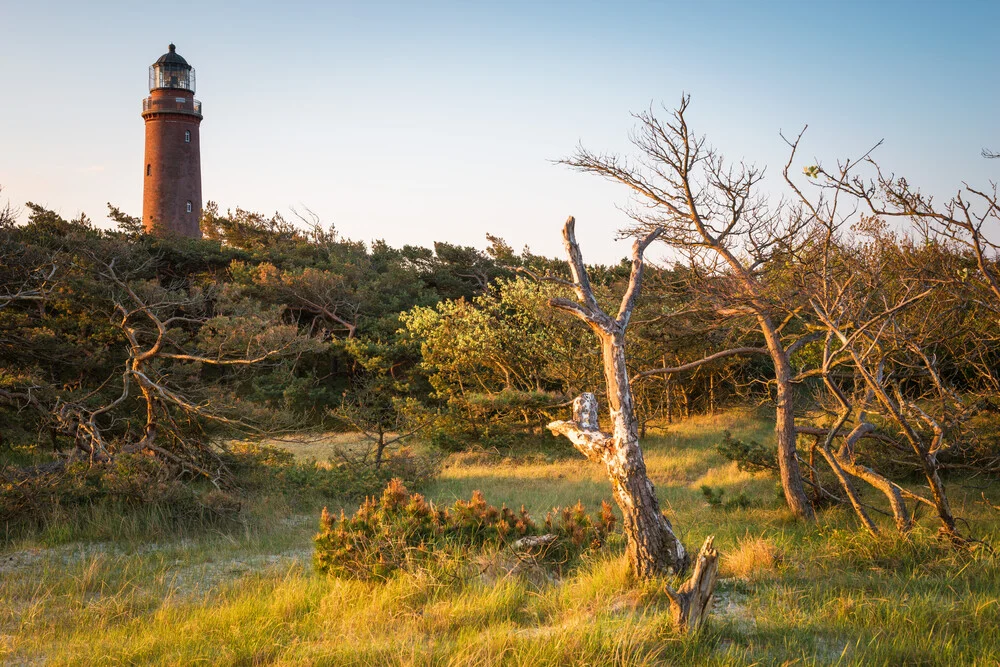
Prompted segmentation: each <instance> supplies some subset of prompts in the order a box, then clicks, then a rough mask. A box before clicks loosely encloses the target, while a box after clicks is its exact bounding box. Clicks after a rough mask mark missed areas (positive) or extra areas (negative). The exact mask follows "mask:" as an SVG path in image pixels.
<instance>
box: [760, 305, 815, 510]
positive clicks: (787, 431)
mask: <svg viewBox="0 0 1000 667" xmlns="http://www.w3.org/2000/svg"><path fill="white" fill-rule="evenodd" d="M760 327H761V330H762V331H763V332H764V338H765V340H766V341H767V349H768V351H769V352H770V354H771V359H772V361H773V362H774V379H775V385H776V387H777V391H776V392H775V399H776V406H775V418H776V419H775V425H774V429H775V432H776V435H777V440H778V471H779V473H780V476H781V488H782V489H783V490H784V492H785V500H786V501H787V502H788V507H789V508H790V509H791V510H792V511H793V512H795V514H796V515H797V516H799V517H801V518H803V519H806V520H807V521H815V520H816V513H815V512H814V511H813V508H812V504H810V502H809V498H808V496H806V491H805V485H804V484H803V483H802V474H801V472H800V470H799V461H798V459H797V458H796V449H795V440H796V432H795V403H794V398H793V397H794V390H793V388H792V365H791V363H789V361H788V353H787V352H786V351H785V349H784V347H783V346H782V345H781V341H780V340H779V337H778V335H777V332H776V331H775V329H774V325H773V323H772V322H771V320H770V318H768V317H761V318H760Z"/></svg>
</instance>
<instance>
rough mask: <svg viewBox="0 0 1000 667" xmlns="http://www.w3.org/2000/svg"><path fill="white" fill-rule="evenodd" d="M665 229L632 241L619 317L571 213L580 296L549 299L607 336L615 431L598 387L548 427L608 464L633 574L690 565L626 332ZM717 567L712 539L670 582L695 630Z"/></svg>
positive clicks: (568, 244)
mask: <svg viewBox="0 0 1000 667" xmlns="http://www.w3.org/2000/svg"><path fill="white" fill-rule="evenodd" d="M659 234H660V230H659V229H654V230H653V231H651V232H649V233H648V234H646V235H645V236H644V237H643V238H642V239H640V240H636V241H635V243H634V244H633V246H632V270H631V275H630V276H629V283H628V287H627V289H626V290H625V294H624V295H623V296H622V300H621V304H620V306H619V309H618V314H617V315H616V316H615V317H613V318H612V317H611V316H610V315H608V314H607V313H605V312H604V310H603V309H602V308H601V307H600V306H599V305H598V303H597V299H596V298H594V291H593V289H592V288H591V285H590V278H589V277H588V275H587V268H586V266H585V265H584V262H583V254H582V253H581V251H580V246H579V244H577V241H576V220H575V219H574V218H573V217H572V216H571V217H570V218H569V219H567V220H566V224H565V225H564V226H563V244H564V246H565V248H566V254H567V256H568V258H569V268H570V274H571V275H572V278H573V280H572V282H571V283H568V284H569V286H571V287H572V288H573V291H574V292H575V293H576V296H577V300H576V301H573V300H571V299H566V298H562V297H556V298H553V299H551V300H550V301H549V303H550V305H552V306H553V307H554V308H557V309H559V310H561V311H563V312H566V313H569V314H570V315H573V316H574V317H576V318H578V319H580V320H581V321H583V322H584V323H586V324H587V326H589V327H590V329H591V331H593V332H594V334H595V335H596V336H597V338H598V340H599V341H600V343H601V357H602V359H603V362H604V379H605V384H606V385H607V396H608V404H609V411H610V413H611V423H612V433H611V434H608V433H604V432H603V431H601V429H600V426H599V423H598V406H597V398H596V397H595V396H594V394H592V393H584V394H581V395H580V396H579V397H578V398H577V399H576V400H575V401H574V402H573V419H572V420H571V421H555V422H552V423H550V424H549V426H548V428H549V429H550V430H551V431H552V432H553V433H554V434H556V435H564V436H566V437H567V438H569V440H570V441H571V442H572V443H573V445H574V446H575V447H576V448H577V450H579V451H580V453H581V454H583V455H584V456H586V457H587V458H588V459H590V460H591V461H594V462H595V463H602V464H604V466H605V469H606V470H607V472H608V477H609V478H610V479H611V485H612V488H613V490H614V495H615V500H616V502H617V503H618V507H619V509H621V512H622V516H623V522H622V524H623V528H624V531H625V536H626V539H627V540H628V547H627V556H628V560H629V564H630V566H631V568H632V571H633V573H634V574H635V575H636V576H638V577H642V578H648V577H655V576H658V575H662V574H665V573H668V572H675V573H680V572H682V571H684V570H685V569H686V568H687V566H688V564H689V556H688V553H687V551H686V550H685V549H684V545H683V544H682V543H681V541H680V539H679V538H678V537H677V535H676V534H675V533H674V530H673V526H672V525H671V524H670V521H669V520H668V519H667V518H666V517H665V516H664V515H663V513H662V512H661V511H660V504H659V501H658V500H657V498H656V489H655V488H654V487H653V483H652V481H650V479H649V477H648V476H647V474H646V462H645V460H644V459H643V456H642V448H641V447H640V446H639V421H638V419H636V415H635V406H634V404H633V399H632V391H631V389H630V387H629V375H628V366H627V363H626V357H625V332H626V330H627V328H628V324H629V320H630V319H631V317H632V311H633V309H634V308H635V304H636V301H637V300H638V298H639V292H640V290H641V288H642V274H643V265H644V262H643V252H644V251H645V249H646V248H647V247H648V246H649V244H650V243H652V242H653V241H654V240H655V239H656V238H657V236H659ZM564 282H567V281H564ZM717 572H718V554H717V552H716V551H715V549H714V548H713V547H712V539H711V538H709V539H708V540H707V541H706V542H705V545H704V546H703V547H702V550H701V552H700V553H699V554H698V557H697V561H696V566H695V572H694V576H693V577H692V579H691V580H690V581H689V582H687V583H686V584H685V585H684V586H682V587H681V589H680V590H679V591H673V589H670V588H669V586H668V587H667V594H668V596H669V597H670V599H671V604H672V606H673V607H674V609H675V615H676V616H677V622H678V627H680V628H684V629H688V628H690V629H696V628H697V627H698V626H699V625H700V624H701V622H702V620H703V619H704V617H705V615H707V612H708V609H709V607H710V605H711V599H712V593H713V590H714V588H715V578H716V576H717Z"/></svg>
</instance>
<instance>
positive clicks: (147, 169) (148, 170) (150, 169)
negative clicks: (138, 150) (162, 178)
mask: <svg viewBox="0 0 1000 667" xmlns="http://www.w3.org/2000/svg"><path fill="white" fill-rule="evenodd" d="M152 173H153V165H151V164H147V165H146V175H147V176H149V175H150V174H152Z"/></svg>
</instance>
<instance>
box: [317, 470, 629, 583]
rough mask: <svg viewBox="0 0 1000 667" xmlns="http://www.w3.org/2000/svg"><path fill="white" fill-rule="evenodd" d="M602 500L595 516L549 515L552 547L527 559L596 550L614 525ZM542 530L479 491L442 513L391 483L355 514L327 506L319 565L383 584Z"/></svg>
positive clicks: (579, 511) (569, 511)
mask: <svg viewBox="0 0 1000 667" xmlns="http://www.w3.org/2000/svg"><path fill="white" fill-rule="evenodd" d="M615 521H616V519H615V515H614V513H613V511H612V509H611V506H610V505H609V504H608V503H607V502H606V501H605V502H603V503H602V505H601V511H600V514H598V515H597V516H595V517H591V516H590V515H589V514H587V511H586V509H585V508H584V506H583V504H582V503H579V502H578V503H577V504H576V505H574V506H573V507H569V508H563V509H561V510H560V509H556V510H552V511H550V512H549V513H548V514H547V515H546V518H545V523H544V529H545V532H546V533H547V534H551V535H554V536H555V538H556V539H555V541H554V542H551V543H546V544H545V545H544V546H540V547H535V548H533V549H531V550H529V553H530V556H531V557H533V558H536V559H538V560H541V561H545V562H549V563H553V564H560V565H561V564H565V563H567V562H569V561H571V560H572V559H575V558H576V557H578V556H579V555H580V554H581V553H582V552H583V551H585V550H588V549H597V548H600V547H601V545H603V544H604V542H605V541H606V540H607V538H608V535H609V534H610V533H611V532H612V530H613V529H614V525H615ZM540 534H541V531H540V527H539V526H538V525H537V524H536V523H535V521H534V520H533V519H532V518H531V516H530V515H529V514H528V511H527V510H526V509H525V507H524V506H523V505H522V506H521V509H520V510H519V511H514V510H512V509H510V508H509V507H507V506H506V505H502V506H501V507H499V508H498V507H494V506H493V505H490V504H489V503H487V502H486V499H485V498H484V497H483V494H482V492H481V491H478V490H476V491H473V492H472V497H471V498H470V499H469V500H457V501H456V502H455V503H454V504H453V505H451V506H450V507H439V506H436V505H435V504H434V503H431V502H429V501H428V500H427V499H426V498H425V497H424V496H422V495H420V494H419V493H410V492H409V491H408V490H407V489H406V486H405V485H404V484H403V482H402V481H401V480H399V479H393V480H391V481H390V482H389V484H388V485H387V486H386V487H385V489H384V490H383V491H382V495H381V496H380V497H378V498H375V497H370V498H367V499H366V500H365V501H364V503H362V504H361V507H360V508H358V511H357V512H355V513H354V514H353V515H351V516H348V515H347V514H345V513H344V512H343V511H341V513H340V516H339V517H334V516H333V515H331V514H330V513H329V512H328V511H327V510H326V509H325V508H324V509H323V513H322V515H321V516H320V532H319V533H318V534H317V535H316V537H315V543H316V551H315V555H314V564H315V566H316V569H317V570H319V571H320V572H323V573H327V574H332V575H336V576H341V577H349V578H359V579H371V578H374V579H384V578H387V577H389V576H390V575H392V574H393V573H394V572H395V571H397V570H400V569H413V568H415V567H418V566H420V565H425V564H426V563H427V562H428V561H429V560H430V559H432V558H433V557H434V556H436V555H439V554H441V553H449V554H453V555H456V556H457V555H459V554H465V555H466V556H467V555H468V554H469V552H470V551H475V550H477V549H482V548H484V547H493V548H496V547H501V546H510V545H511V544H512V543H514V542H515V541H516V540H518V539H520V538H523V537H527V536H532V535H540Z"/></svg>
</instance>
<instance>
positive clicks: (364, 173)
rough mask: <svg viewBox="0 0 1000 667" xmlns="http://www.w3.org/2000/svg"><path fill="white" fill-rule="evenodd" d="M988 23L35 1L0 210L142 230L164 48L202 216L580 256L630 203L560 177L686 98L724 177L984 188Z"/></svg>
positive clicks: (988, 15)
mask: <svg viewBox="0 0 1000 667" xmlns="http://www.w3.org/2000/svg"><path fill="white" fill-rule="evenodd" d="M998 25H1000V2H997V1H995V0H993V1H982V2H924V1H921V0H913V1H911V2H902V1H900V2H891V1H885V2H827V3H819V2H809V1H806V0H802V1H800V2H787V3H786V2H711V1H701V2H685V3H679V2H670V1H664V2H656V3H641V2H630V3H626V2H617V3H588V2H514V1H508V2H495V3H480V2H471V1H470V2H461V3H418V2H399V3H385V2H358V3H340V2H285V3H281V4H280V5H279V4H278V3H268V4H265V3H256V2H247V3H239V4H237V3H232V5H231V6H230V5H228V4H222V3H215V2H157V3H143V2H134V1H131V2H100V1H97V2H92V3H84V2H78V1H74V2H68V1H66V2H46V1H45V0H36V1H34V2H25V1H23V0H0V67H2V68H0V72H2V77H0V82H2V85H3V86H4V88H5V89H6V90H5V93H4V94H3V100H2V102H0V185H3V187H4V191H3V194H2V195H0V197H3V198H9V199H10V200H11V201H12V202H13V203H16V204H22V203H23V202H25V201H28V200H31V201H35V202H38V203H41V204H45V205H47V206H49V207H52V208H54V209H56V210H58V211H60V212H61V213H62V214H63V215H65V216H75V215H76V214H77V213H79V212H80V211H85V212H86V213H87V214H88V215H90V216H91V217H92V218H93V219H94V220H95V221H96V222H97V223H98V224H101V225H106V224H110V223H108V222H107V220H106V219H105V213H106V207H105V202H108V201H110V202H112V203H114V204H116V205H118V206H120V207H122V208H123V209H125V210H126V211H127V212H130V213H132V214H135V215H139V214H140V213H141V205H142V173H143V172H142V167H143V163H142V160H143V158H142V153H143V122H142V119H141V118H140V116H139V113H140V100H141V99H142V98H143V97H144V96H145V95H146V94H147V68H148V66H149V64H150V63H152V62H153V61H154V60H156V59H157V58H158V57H159V56H160V55H161V54H162V53H164V52H165V51H166V47H167V44H168V43H169V42H171V41H172V42H174V43H176V44H177V50H178V53H180V54H181V55H183V56H184V57H185V58H186V59H187V60H188V62H190V63H191V64H192V65H193V66H194V67H195V68H196V69H197V77H198V92H197V97H198V98H199V99H201V100H202V101H203V103H204V113H205V120H204V121H203V123H202V173H203V191H204V196H205V199H206V200H208V199H213V200H215V201H217V202H219V204H220V206H221V207H222V208H223V210H224V209H226V208H227V207H236V206H240V207H243V208H248V209H253V210H260V211H263V212H273V211H276V210H277V211H281V212H286V213H287V212H288V209H289V207H290V206H295V207H302V206H308V207H309V208H311V209H313V210H314V211H315V212H316V213H318V214H319V215H320V216H321V217H322V219H323V221H324V222H325V223H327V224H329V223H334V224H335V225H336V227H337V228H338V229H339V230H340V231H341V232H342V233H343V234H344V235H346V236H348V237H351V238H355V239H361V240H366V241H370V240H372V239H376V238H384V239H385V240H386V241H388V242H389V243H390V244H393V245H402V244H404V243H417V244H424V245H428V244H430V243H431V242H433V241H434V240H449V241H452V242H456V243H463V244H470V245H476V246H479V247H483V246H484V245H485V244H486V241H485V234H486V233H487V232H490V233H494V234H499V235H501V236H503V237H505V238H506V239H507V240H508V241H509V242H510V243H511V244H512V245H514V246H515V248H518V247H520V246H522V245H524V244H530V245H531V247H532V248H533V249H534V250H535V251H537V252H543V253H546V254H561V248H560V240H559V228H560V225H561V223H562V221H563V220H564V219H565V217H566V216H567V215H568V214H571V213H572V214H574V215H576V216H577V218H578V220H579V227H580V235H581V237H582V241H583V243H584V244H585V245H584V252H585V255H586V256H587V258H588V259H589V260H591V261H605V262H610V261H615V260H617V258H619V257H621V256H623V255H624V254H626V251H627V248H626V246H625V244H624V243H622V242H618V243H615V242H613V238H614V232H615V230H616V229H617V228H619V227H621V226H622V225H623V224H625V218H624V216H623V215H622V214H621V213H620V212H619V211H618V210H617V209H616V204H622V203H624V202H625V201H626V193H625V192H624V191H623V190H621V189H620V188H617V187H615V186H614V185H611V184H606V183H603V182H601V181H600V180H598V179H596V178H595V177H592V176H587V175H583V174H578V173H574V172H571V171H569V170H567V169H566V168H564V167H560V166H557V165H553V164H552V163H551V160H553V159H556V158H559V157H563V156H566V155H568V154H569V153H571V152H572V151H573V149H574V147H575V146H576V145H577V143H578V142H582V143H583V144H584V145H585V146H587V147H588V148H591V149H594V150H622V149H625V148H626V141H625V140H626V135H627V132H628V130H629V129H630V127H631V126H632V122H631V119H630V117H629V112H630V111H636V110H640V109H643V108H647V107H648V106H649V104H650V103H651V102H653V103H656V104H658V103H660V102H661V101H662V102H664V103H666V104H668V105H674V104H675V103H676V101H677V100H678V99H679V98H680V95H681V93H682V92H684V91H687V92H688V93H690V94H691V95H692V107H691V113H690V120H691V122H692V124H693V125H694V127H695V129H696V130H697V131H699V132H701V133H704V134H706V135H708V138H709V140H710V142H711V143H712V144H714V145H715V146H717V147H718V148H719V149H720V150H722V152H723V153H725V154H726V155H727V156H729V157H731V158H735V159H740V158H744V159H746V160H748V161H752V162H756V163H758V164H762V165H768V166H769V169H770V171H769V179H768V180H769V182H771V183H773V185H774V187H775V188H776V189H777V188H778V186H779V183H778V178H779V170H780V165H781V164H782V163H783V161H784V158H785V147H784V145H783V143H782V141H781V139H780V138H779V136H778V132H779V130H785V131H786V132H789V131H792V132H794V131H797V130H798V129H799V128H801V126H802V125H803V124H806V123H808V124H809V126H810V130H809V133H808V135H807V140H806V143H805V146H804V153H805V156H806V157H808V158H809V160H810V161H811V159H812V157H813V156H815V158H817V159H819V160H820V161H823V162H828V163H829V162H833V161H834V160H836V159H837V158H838V157H846V156H852V155H855V154H857V153H859V152H862V151H864V150H865V149H866V148H867V147H869V146H870V145H871V144H873V143H874V142H875V141H877V140H878V139H883V138H884V139H885V144H884V146H883V148H881V149H880V150H879V152H878V153H877V157H878V158H879V159H880V162H882V163H883V164H884V165H885V166H886V167H888V168H890V169H891V170H894V171H896V172H897V173H901V174H906V175H907V176H908V178H909V179H910V180H911V182H914V183H917V184H921V185H923V186H925V187H927V188H929V189H931V190H933V191H936V192H948V191H950V190H952V189H954V188H956V187H957V186H958V185H959V184H960V182H961V181H962V180H969V181H970V182H973V183H978V184H985V182H986V181H987V180H988V179H990V178H991V177H992V178H996V176H997V172H998V171H1000V161H986V160H983V159H982V158H981V157H980V156H979V152H980V149H981V148H982V147H984V146H991V147H994V148H996V149H1000V131H998V123H997V118H998V111H1000V92H998V86H997V79H998V71H1000V67H998V65H1000V54H998V39H997V37H998V34H997V26H998Z"/></svg>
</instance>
